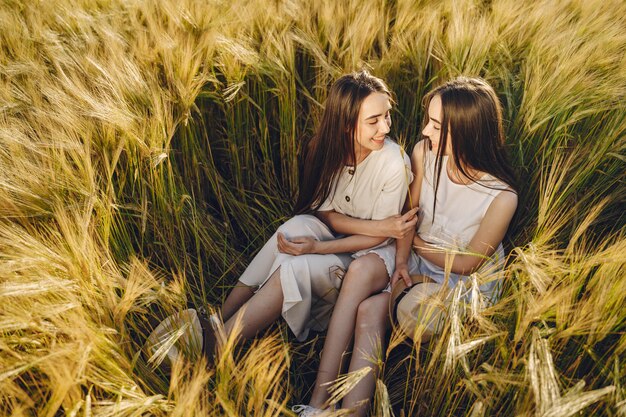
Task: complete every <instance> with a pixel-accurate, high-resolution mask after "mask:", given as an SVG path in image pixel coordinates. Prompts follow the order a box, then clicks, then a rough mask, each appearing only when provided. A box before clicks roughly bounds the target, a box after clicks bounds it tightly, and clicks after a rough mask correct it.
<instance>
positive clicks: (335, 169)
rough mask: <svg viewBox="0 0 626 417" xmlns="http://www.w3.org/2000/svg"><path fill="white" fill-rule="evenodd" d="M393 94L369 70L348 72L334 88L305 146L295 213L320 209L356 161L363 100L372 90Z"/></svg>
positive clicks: (335, 83)
mask: <svg viewBox="0 0 626 417" xmlns="http://www.w3.org/2000/svg"><path fill="white" fill-rule="evenodd" d="M376 92H378V93H384V94H387V95H388V96H389V97H390V98H391V93H390V91H389V89H388V88H387V86H386V85H385V83H384V82H383V80H381V79H380V78H377V77H374V76H373V75H371V74H370V73H369V72H367V71H360V72H356V73H352V74H346V75H344V76H342V77H340V78H339V79H338V80H337V81H335V82H334V83H333V85H332V87H330V91H329V92H328V98H327V99H326V104H325V107H324V113H323V114H322V119H321V121H320V124H319V126H318V128H317V131H316V132H315V135H314V136H313V137H312V138H311V140H309V142H308V143H307V144H306V145H305V146H304V152H303V158H302V160H303V164H302V171H301V175H300V187H299V193H298V199H297V201H296V205H295V207H294V213H295V214H302V213H307V212H311V211H315V210H317V209H318V208H319V207H320V206H321V205H322V204H323V203H324V201H325V200H326V199H327V198H328V197H329V196H330V193H331V192H332V191H333V186H334V184H335V181H336V179H337V177H338V175H339V173H340V172H341V169H342V168H343V167H344V166H345V165H346V164H347V163H354V161H356V152H355V148H354V134H355V132H356V126H357V122H358V118H359V110H360V109H361V104H362V103H363V101H364V100H365V99H366V98H367V97H368V96H369V95H370V94H372V93H376Z"/></svg>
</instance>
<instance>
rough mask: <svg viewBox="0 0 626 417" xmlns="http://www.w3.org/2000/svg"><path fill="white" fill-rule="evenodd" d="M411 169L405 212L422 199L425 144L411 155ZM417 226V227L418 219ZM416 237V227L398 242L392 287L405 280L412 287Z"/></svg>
mask: <svg viewBox="0 0 626 417" xmlns="http://www.w3.org/2000/svg"><path fill="white" fill-rule="evenodd" d="M411 167H412V170H413V176H414V178H415V179H414V180H413V182H412V183H411V187H410V189H409V193H410V198H409V199H408V200H407V201H406V203H405V210H407V209H409V208H410V207H409V206H410V204H411V203H413V204H414V205H415V207H414V210H417V208H418V205H419V199H420V191H421V188H422V179H423V178H424V144H423V143H421V142H419V143H417V144H416V145H415V147H414V148H413V153H412V154H411ZM415 217H416V226H417V217H418V216H415ZM414 235H415V227H413V228H412V229H411V230H410V232H409V233H407V234H406V235H405V236H403V237H402V238H401V239H398V240H396V270H395V272H394V273H393V275H392V277H391V285H392V286H393V285H395V284H396V282H398V281H399V280H401V279H402V280H403V281H404V283H405V284H406V286H407V287H408V286H410V285H411V277H410V275H409V266H408V263H409V255H410V253H411V242H412V241H413V236H414Z"/></svg>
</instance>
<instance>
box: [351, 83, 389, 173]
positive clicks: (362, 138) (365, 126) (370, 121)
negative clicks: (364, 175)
mask: <svg viewBox="0 0 626 417" xmlns="http://www.w3.org/2000/svg"><path fill="white" fill-rule="evenodd" d="M390 111H391V101H390V99H389V96H388V95H387V94H385V93H378V92H375V93H372V94H370V95H369V96H367V97H366V98H365V100H363V104H361V108H360V110H359V118H358V121H357V125H356V130H355V133H354V149H355V151H356V158H357V161H356V163H359V162H361V161H362V160H363V159H365V157H366V156H367V155H369V154H370V152H372V151H377V150H380V149H382V147H383V145H384V144H385V137H386V136H387V133H389V131H390V127H391V114H390Z"/></svg>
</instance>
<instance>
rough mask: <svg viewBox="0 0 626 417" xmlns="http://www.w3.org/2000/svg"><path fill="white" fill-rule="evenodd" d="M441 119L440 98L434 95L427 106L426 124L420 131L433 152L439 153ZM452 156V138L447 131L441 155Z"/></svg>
mask: <svg viewBox="0 0 626 417" xmlns="http://www.w3.org/2000/svg"><path fill="white" fill-rule="evenodd" d="M442 119H443V108H442V105H441V96H440V95H439V94H436V95H434V96H433V98H432V99H431V100H430V104H429V105H428V123H427V124H426V126H425V127H424V129H423V130H422V134H423V135H424V136H426V137H427V138H428V139H429V140H430V146H431V149H432V151H433V152H435V153H437V152H439V145H440V143H441V120H442ZM451 154H452V137H451V135H450V129H448V135H447V140H446V149H445V151H444V152H443V155H451Z"/></svg>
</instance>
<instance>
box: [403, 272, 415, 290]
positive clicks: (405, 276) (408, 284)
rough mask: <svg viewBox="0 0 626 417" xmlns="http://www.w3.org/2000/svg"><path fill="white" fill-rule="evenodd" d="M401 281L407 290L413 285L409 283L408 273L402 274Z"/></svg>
mask: <svg viewBox="0 0 626 417" xmlns="http://www.w3.org/2000/svg"><path fill="white" fill-rule="evenodd" d="M402 280H403V281H404V283H405V284H406V286H407V288H408V287H410V286H411V285H413V283H412V282H411V277H410V276H409V274H408V273H404V274H402Z"/></svg>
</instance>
